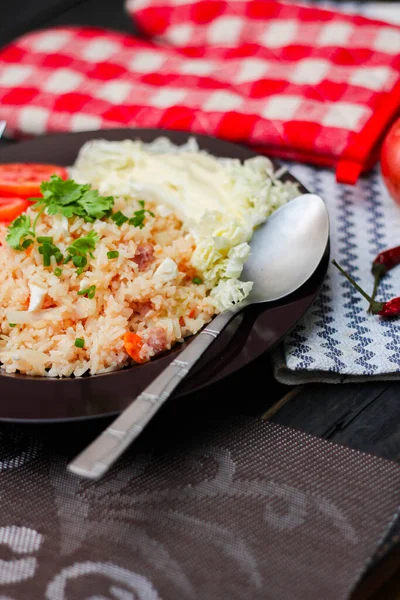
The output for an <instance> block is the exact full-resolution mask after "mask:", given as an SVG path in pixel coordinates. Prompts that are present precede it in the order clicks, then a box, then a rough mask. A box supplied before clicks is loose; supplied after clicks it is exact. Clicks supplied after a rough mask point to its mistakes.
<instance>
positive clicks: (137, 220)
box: [111, 200, 154, 229]
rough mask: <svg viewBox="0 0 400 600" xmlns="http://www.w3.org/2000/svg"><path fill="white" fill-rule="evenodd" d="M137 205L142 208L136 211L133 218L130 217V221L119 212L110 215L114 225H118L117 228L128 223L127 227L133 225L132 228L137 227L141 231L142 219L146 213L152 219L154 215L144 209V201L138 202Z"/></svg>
mask: <svg viewBox="0 0 400 600" xmlns="http://www.w3.org/2000/svg"><path fill="white" fill-rule="evenodd" d="M139 204H140V206H141V207H142V208H141V209H140V210H136V211H135V212H134V213H133V217H131V218H130V219H128V217H127V216H125V215H124V214H123V213H122V212H121V211H120V210H119V211H118V212H116V213H114V214H112V215H111V219H112V220H113V221H114V223H115V224H116V225H118V227H121V225H123V224H124V223H126V222H127V221H129V225H133V226H134V227H139V228H140V229H143V227H144V218H145V216H146V213H147V214H149V215H151V216H152V217H154V213H152V212H151V210H147V209H145V208H144V200H139Z"/></svg>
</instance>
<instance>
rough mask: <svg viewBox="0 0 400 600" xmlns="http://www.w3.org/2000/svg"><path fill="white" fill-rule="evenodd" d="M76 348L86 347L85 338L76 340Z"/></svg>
mask: <svg viewBox="0 0 400 600" xmlns="http://www.w3.org/2000/svg"><path fill="white" fill-rule="evenodd" d="M75 346H76V347H77V348H83V347H84V346H85V340H84V339H83V338H76V340H75Z"/></svg>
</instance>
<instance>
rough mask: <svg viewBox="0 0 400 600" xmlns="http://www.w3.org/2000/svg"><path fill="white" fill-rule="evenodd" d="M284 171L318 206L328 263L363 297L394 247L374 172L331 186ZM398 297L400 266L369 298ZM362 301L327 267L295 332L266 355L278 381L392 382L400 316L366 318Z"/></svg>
mask: <svg viewBox="0 0 400 600" xmlns="http://www.w3.org/2000/svg"><path fill="white" fill-rule="evenodd" d="M289 170H290V171H291V173H292V174H293V175H294V176H295V177H297V178H298V179H299V180H300V181H301V182H302V183H303V184H304V185H305V186H306V187H307V188H308V189H309V190H310V191H313V192H315V193H317V194H318V195H320V196H321V197H322V198H323V199H324V200H325V202H326V205H327V208H328V212H329V217H330V235H331V259H333V258H335V259H336V260H337V262H339V263H340V264H341V265H342V266H343V267H344V268H345V269H346V270H347V271H348V272H349V273H350V274H351V275H352V276H353V277H354V278H356V280H357V282H358V283H359V284H360V285H361V286H362V287H363V288H364V289H365V290H366V291H367V292H368V293H370V292H371V291H372V287H373V276H372V274H371V264H372V261H373V260H374V258H375V256H376V255H377V253H378V252H380V251H382V250H385V249H387V248H390V247H393V246H398V245H400V207H399V206H398V205H396V204H395V203H394V201H393V200H392V199H391V198H390V196H389V195H388V193H387V191H386V189H385V187H384V184H383V181H382V177H381V175H380V172H379V169H378V168H376V169H375V171H374V172H373V173H372V174H371V175H369V176H368V177H363V178H362V179H361V180H360V181H359V183H358V184H357V185H356V186H346V185H340V184H337V183H336V181H335V175H334V173H332V172H330V171H326V170H318V169H315V168H314V167H306V166H304V165H291V166H290V165H289ZM394 296H400V266H398V267H395V268H394V269H393V270H392V271H390V272H389V273H388V274H387V275H386V276H385V277H384V279H383V280H382V281H381V285H380V287H379V292H378V296H377V300H388V299H390V298H392V297H394ZM367 308H368V302H367V301H366V300H365V299H364V298H363V297H362V296H361V295H360V294H359V293H358V292H357V291H356V290H355V289H354V288H353V287H352V286H351V285H350V283H348V281H347V280H346V279H345V278H344V277H343V275H342V274H341V273H340V272H339V271H338V270H337V269H336V267H334V266H333V265H332V264H330V265H329V269H328V273H327V276H326V279H325V281H324V283H323V286H322V288H321V292H320V294H319V296H318V298H317V300H316V301H315V303H314V304H313V305H312V307H311V308H310V309H309V311H308V312H307V314H306V315H305V316H304V317H303V319H302V320H301V322H300V323H299V324H298V325H297V327H296V328H295V329H294V330H293V331H292V332H291V333H290V334H289V335H288V336H287V337H286V338H285V341H284V343H283V344H282V345H281V346H280V347H279V348H278V349H277V350H276V351H275V352H274V353H273V362H274V372H275V377H276V379H278V380H279V381H281V382H282V383H287V384H298V383H307V382H312V381H323V382H337V383H339V382H345V381H364V380H367V379H368V380H371V379H382V380H383V379H400V317H399V318H398V319H391V320H385V319H382V318H381V317H378V316H375V315H371V314H368V313H367Z"/></svg>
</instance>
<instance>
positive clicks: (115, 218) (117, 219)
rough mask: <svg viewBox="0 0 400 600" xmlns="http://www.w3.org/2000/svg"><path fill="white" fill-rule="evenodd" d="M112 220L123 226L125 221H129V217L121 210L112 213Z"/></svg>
mask: <svg viewBox="0 0 400 600" xmlns="http://www.w3.org/2000/svg"><path fill="white" fill-rule="evenodd" d="M111 220H112V221H114V223H115V224H116V225H117V226H118V227H121V225H123V224H124V223H126V222H127V221H128V217H126V216H125V215H124V214H123V213H122V212H121V211H120V210H119V211H118V212H116V213H114V214H113V215H111Z"/></svg>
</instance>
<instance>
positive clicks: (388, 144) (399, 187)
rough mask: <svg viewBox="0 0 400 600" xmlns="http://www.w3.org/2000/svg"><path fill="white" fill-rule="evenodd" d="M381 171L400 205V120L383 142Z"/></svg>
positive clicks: (387, 185)
mask: <svg viewBox="0 0 400 600" xmlns="http://www.w3.org/2000/svg"><path fill="white" fill-rule="evenodd" d="M381 171H382V177H383V180H384V182H385V185H386V187H387V189H388V191H389V194H390V195H391V196H392V198H393V200H395V201H396V202H397V203H398V204H400V119H398V120H397V121H396V122H395V123H394V125H392V127H391V129H390V130H389V132H388V134H387V135H386V137H385V139H384V141H383V144H382V149H381Z"/></svg>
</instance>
